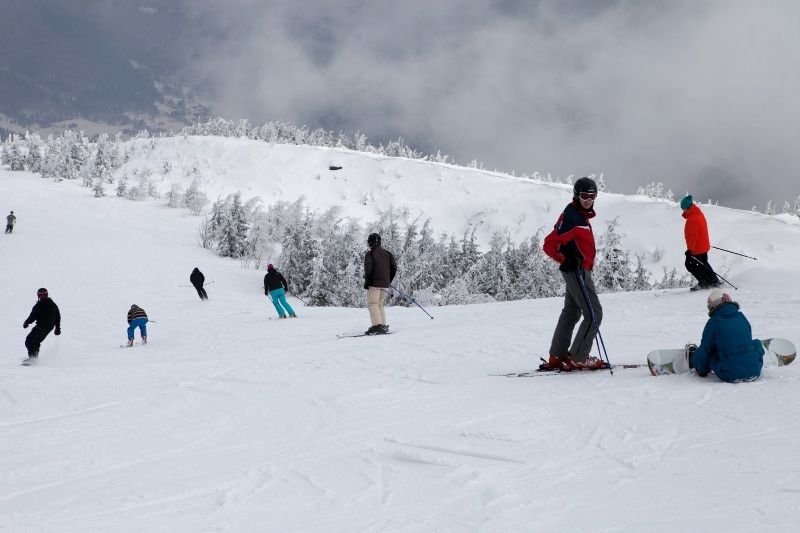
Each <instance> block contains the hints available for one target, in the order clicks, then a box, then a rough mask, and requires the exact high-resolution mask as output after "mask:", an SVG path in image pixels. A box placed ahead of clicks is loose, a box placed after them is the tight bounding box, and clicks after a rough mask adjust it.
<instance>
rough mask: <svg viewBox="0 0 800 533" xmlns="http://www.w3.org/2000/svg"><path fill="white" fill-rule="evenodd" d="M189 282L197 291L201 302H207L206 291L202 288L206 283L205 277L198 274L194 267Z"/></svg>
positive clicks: (200, 273)
mask: <svg viewBox="0 0 800 533" xmlns="http://www.w3.org/2000/svg"><path fill="white" fill-rule="evenodd" d="M189 281H190V282H191V283H192V285H194V288H195V289H196V290H197V295H198V296H199V297H200V299H201V300H208V294H207V293H206V290H205V289H204V288H203V283H205V281H206V277H205V276H204V275H203V273H202V272H200V269H199V268H197V267H194V270H192V274H191V275H190V276H189Z"/></svg>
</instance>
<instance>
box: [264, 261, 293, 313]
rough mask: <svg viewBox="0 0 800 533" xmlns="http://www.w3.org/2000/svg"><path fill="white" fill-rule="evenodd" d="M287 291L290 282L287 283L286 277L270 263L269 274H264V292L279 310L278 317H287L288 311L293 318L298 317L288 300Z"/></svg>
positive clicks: (268, 266)
mask: <svg viewBox="0 0 800 533" xmlns="http://www.w3.org/2000/svg"><path fill="white" fill-rule="evenodd" d="M287 292H289V284H288V283H286V278H284V277H283V274H281V273H280V272H278V271H277V270H275V267H274V266H272V263H270V264H269V265H267V274H266V276H264V294H266V295H267V296H268V297H269V298H270V300H272V305H274V306H275V310H276V311H277V312H278V318H286V315H287V313H288V315H289V316H290V317H291V318H297V315H296V314H295V313H294V309H292V306H291V305H289V302H287V301H286V293H287Z"/></svg>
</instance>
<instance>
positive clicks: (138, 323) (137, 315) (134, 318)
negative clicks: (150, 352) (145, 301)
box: [128, 304, 147, 346]
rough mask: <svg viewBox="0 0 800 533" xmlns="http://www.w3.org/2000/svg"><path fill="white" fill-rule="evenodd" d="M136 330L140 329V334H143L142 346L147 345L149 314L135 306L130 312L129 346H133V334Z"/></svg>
mask: <svg viewBox="0 0 800 533" xmlns="http://www.w3.org/2000/svg"><path fill="white" fill-rule="evenodd" d="M136 328H139V333H141V334H142V344H147V313H145V312H144V309H142V308H141V307H139V306H138V305H136V304H133V305H132V306H131V308H130V310H128V346H133V334H134V333H135V332H136Z"/></svg>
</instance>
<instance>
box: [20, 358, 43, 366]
mask: <svg viewBox="0 0 800 533" xmlns="http://www.w3.org/2000/svg"><path fill="white" fill-rule="evenodd" d="M38 362H39V359H38V358H36V357H28V358H27V359H23V360H22V362H21V363H20V364H21V365H22V366H32V365H35V364H36V363H38Z"/></svg>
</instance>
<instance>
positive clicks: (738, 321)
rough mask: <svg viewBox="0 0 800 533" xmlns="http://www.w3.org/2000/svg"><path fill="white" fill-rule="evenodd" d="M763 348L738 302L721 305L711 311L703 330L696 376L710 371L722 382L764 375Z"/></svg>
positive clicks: (697, 353)
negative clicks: (754, 335) (762, 371)
mask: <svg viewBox="0 0 800 533" xmlns="http://www.w3.org/2000/svg"><path fill="white" fill-rule="evenodd" d="M763 364H764V347H763V346H762V345H761V341H760V340H758V339H755V340H754V339H753V333H752V330H751V329H750V322H748V321H747V318H745V316H744V315H743V314H742V312H741V311H739V304H737V303H736V302H729V303H725V304H722V305H721V306H720V307H718V308H717V309H716V310H714V311H713V312H712V313H711V318H709V319H708V322H706V327H705V328H704V329H703V339H702V340H701V341H700V346H699V347H698V348H697V351H695V353H694V368H695V370H696V371H697V375H699V376H706V375H708V373H709V372H714V374H716V375H717V377H719V379H721V380H723V381H727V382H729V383H734V382H737V381H752V380H754V379H756V378H758V376H760V375H761V367H762V366H763Z"/></svg>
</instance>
